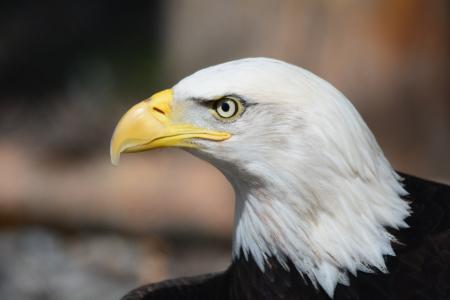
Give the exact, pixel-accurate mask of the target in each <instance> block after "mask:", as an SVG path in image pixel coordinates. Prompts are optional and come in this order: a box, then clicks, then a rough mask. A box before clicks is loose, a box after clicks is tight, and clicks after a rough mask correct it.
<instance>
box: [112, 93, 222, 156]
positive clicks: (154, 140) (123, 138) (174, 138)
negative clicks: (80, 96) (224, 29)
mask: <svg viewBox="0 0 450 300" xmlns="http://www.w3.org/2000/svg"><path fill="white" fill-rule="evenodd" d="M171 113H172V90H170V89H167V90H164V91H161V92H159V93H156V94H154V95H153V96H152V97H150V99H147V100H144V101H142V102H140V103H138V104H136V105H135V106H133V107H132V108H131V109H130V110H129V111H127V112H126V113H125V115H124V116H123V117H122V118H121V119H120V121H119V123H118V124H117V126H116V129H115V130H114V134H113V136H112V139H111V148H110V151H111V162H112V164H113V165H117V164H118V163H119V158H120V154H121V153H122V152H138V151H145V150H149V149H153V148H160V147H190V148H192V147H194V148H195V147H197V146H196V145H195V144H193V143H192V141H191V140H192V139H194V138H200V139H207V140H214V141H223V140H226V139H228V138H229V137H230V136H231V135H230V134H229V133H228V132H222V131H214V130H209V129H204V128H199V127H196V126H194V125H191V124H178V123H177V124H174V123H173V122H172V120H171Z"/></svg>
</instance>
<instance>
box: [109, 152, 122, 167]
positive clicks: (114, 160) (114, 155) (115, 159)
mask: <svg viewBox="0 0 450 300" xmlns="http://www.w3.org/2000/svg"><path fill="white" fill-rule="evenodd" d="M110 155H111V164H112V165H113V166H114V167H117V166H118V165H119V160H120V152H118V153H117V152H115V151H112V150H111V153H110Z"/></svg>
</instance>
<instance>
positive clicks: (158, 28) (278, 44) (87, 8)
mask: <svg viewBox="0 0 450 300" xmlns="http://www.w3.org/2000/svg"><path fill="white" fill-rule="evenodd" d="M449 8H450V7H449V2H448V1H445V0H431V1H426V0H395V1H392V0H379V1H359V0H334V1H331V0H330V1H323V0H318V1H314V0H309V1H296V0H289V1H276V0H258V1H257V0H233V1H225V0H223V1H206V0H204V1H201V0H190V1H175V0H173V1H162V0H160V1H144V0H142V1H118V0H114V1H106V0H105V1H48V2H46V1H44V2H42V1H39V2H37V1H2V2H0V299H13V300H14V299H20V300H22V299H23V300H37V299H51V300H53V299H55V300H56V299H65V300H71V299H100V300H101V299H118V298H119V297H120V296H121V295H123V294H124V293H125V292H126V291H127V290H129V289H131V288H133V287H135V286H137V285H139V284H141V283H145V282H149V281H156V280H161V279H165V278H168V277H173V276H180V275H191V274H197V273H202V272H207V271H214V270H220V269H223V268H225V267H226V265H227V264H228V261H229V252H230V251H229V248H230V232H231V229H232V215H233V191H232V189H231V187H230V186H229V184H228V183H227V182H226V180H225V179H224V177H223V176H222V175H221V174H220V172H219V171H217V170H216V169H214V168H213V167H211V166H210V165H208V164H207V163H205V162H202V161H200V160H198V159H195V158H193V157H191V156H190V155H188V154H186V153H184V152H182V151H179V150H172V149H168V150H158V151H153V152H152V153H142V154H135V155H127V156H125V157H123V159H122V162H121V165H120V167H119V168H114V167H112V166H111V165H110V163H109V156H108V155H109V149H108V147H109V139H110V136H111V133H112V130H113V128H114V125H115V122H116V121H117V120H118V118H119V117H120V116H121V114H122V113H124V112H125V110H126V109H127V108H129V107H130V106H131V105H132V104H133V103H135V102H137V101H139V100H142V99H144V98H147V97H148V96H150V95H151V94H152V93H154V92H156V91H158V90H161V89H163V88H167V87H170V86H172V85H173V84H175V83H176V82H177V81H178V80H180V79H181V78H182V77H184V76H186V75H188V74H190V73H191V72H193V71H195V70H197V69H200V68H203V67H206V66H208V65H212V64H216V63H220V62H224V61H227V60H231V59H236V58H242V57H250V56H269V57H274V58H278V59H283V60H286V61H288V62H291V63H294V64H297V65H300V66H303V67H305V68H307V69H309V70H311V71H313V72H314V73H316V74H318V75H319V76H321V77H323V78H325V79H327V80H328V81H330V82H331V83H332V84H334V85H335V86H336V87H337V88H338V89H339V90H341V91H342V92H343V93H344V94H345V95H347V97H348V98H349V99H350V100H351V101H352V102H353V103H354V105H355V106H356V107H357V108H358V110H359V111H360V112H361V114H362V115H363V117H364V119H365V120H366V121H367V123H368V124H369V126H370V127H371V128H372V130H373V131H374V133H375V135H376V137H377V139H378V141H379V143H380V144H381V146H382V148H383V149H384V151H385V154H386V156H387V157H388V159H389V160H390V161H391V162H392V164H393V165H394V167H395V168H396V169H398V170H401V171H404V172H408V173H412V174H416V175H419V176H422V177H427V178H431V179H435V180H439V181H442V182H447V183H449V182H450V155H449V153H450V151H449V150H450V117H449V116H450V90H449V75H450V72H449V61H450V60H449V33H450V32H449V31H450V30H449V28H450V26H449V25H450V24H449V23H450V9H449Z"/></svg>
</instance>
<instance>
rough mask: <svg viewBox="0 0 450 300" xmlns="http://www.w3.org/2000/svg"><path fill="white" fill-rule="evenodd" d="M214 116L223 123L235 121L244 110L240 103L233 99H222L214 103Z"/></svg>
mask: <svg viewBox="0 0 450 300" xmlns="http://www.w3.org/2000/svg"><path fill="white" fill-rule="evenodd" d="M213 109H214V114H215V116H216V117H217V118H218V119H220V120H223V121H232V120H235V119H236V118H237V117H238V116H239V115H240V114H241V113H242V111H243V110H244V106H243V105H242V103H241V101H239V100H238V99H235V98H233V97H223V98H221V99H219V100H217V101H215V102H214V105H213Z"/></svg>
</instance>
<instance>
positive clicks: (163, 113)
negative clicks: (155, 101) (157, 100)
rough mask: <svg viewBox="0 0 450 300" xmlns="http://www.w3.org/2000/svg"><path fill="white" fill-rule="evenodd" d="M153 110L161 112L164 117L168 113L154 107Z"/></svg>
mask: <svg viewBox="0 0 450 300" xmlns="http://www.w3.org/2000/svg"><path fill="white" fill-rule="evenodd" d="M153 110H154V111H156V112H159V113H160V114H162V115H166V113H165V112H164V111H162V110H161V109H159V108H157V107H153Z"/></svg>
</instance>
